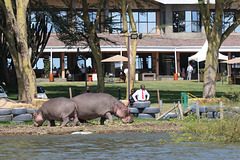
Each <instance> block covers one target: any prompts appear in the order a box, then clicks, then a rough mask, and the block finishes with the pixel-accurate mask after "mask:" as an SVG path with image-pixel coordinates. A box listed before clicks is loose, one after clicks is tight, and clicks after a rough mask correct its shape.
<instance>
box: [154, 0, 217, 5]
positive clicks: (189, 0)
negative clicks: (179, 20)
mask: <svg viewBox="0 0 240 160" xmlns="http://www.w3.org/2000/svg"><path fill="white" fill-rule="evenodd" d="M155 1H156V2H159V3H162V4H198V0H155ZM210 3H212V4H215V0H210Z"/></svg>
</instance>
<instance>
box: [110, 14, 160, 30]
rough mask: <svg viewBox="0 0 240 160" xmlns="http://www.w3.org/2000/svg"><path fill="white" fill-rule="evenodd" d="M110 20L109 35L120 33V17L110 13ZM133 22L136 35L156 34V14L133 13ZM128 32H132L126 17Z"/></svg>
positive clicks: (121, 26)
mask: <svg viewBox="0 0 240 160" xmlns="http://www.w3.org/2000/svg"><path fill="white" fill-rule="evenodd" d="M109 16H110V17H111V18H112V23H113V24H111V30H110V32H111V33H120V32H121V31H122V28H123V25H122V15H121V13H119V12H110V13H109ZM133 17H134V21H135V23H136V28H137V32H138V33H156V23H157V22H156V12H133ZM127 23H128V30H129V31H132V29H131V26H130V20H129V17H128V15H127Z"/></svg>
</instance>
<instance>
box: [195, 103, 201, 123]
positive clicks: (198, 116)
mask: <svg viewBox="0 0 240 160" xmlns="http://www.w3.org/2000/svg"><path fill="white" fill-rule="evenodd" d="M196 114H197V119H199V118H200V113H199V105H198V102H197V103H196Z"/></svg>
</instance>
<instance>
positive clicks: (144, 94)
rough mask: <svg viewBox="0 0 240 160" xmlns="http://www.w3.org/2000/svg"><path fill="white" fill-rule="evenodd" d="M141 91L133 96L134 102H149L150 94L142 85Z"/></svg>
mask: <svg viewBox="0 0 240 160" xmlns="http://www.w3.org/2000/svg"><path fill="white" fill-rule="evenodd" d="M140 88H141V89H139V90H137V91H136V92H135V93H134V94H133V95H132V97H133V99H134V101H135V102H136V101H148V100H149V98H150V94H149V93H148V91H147V90H146V89H145V85H144V84H142V85H140Z"/></svg>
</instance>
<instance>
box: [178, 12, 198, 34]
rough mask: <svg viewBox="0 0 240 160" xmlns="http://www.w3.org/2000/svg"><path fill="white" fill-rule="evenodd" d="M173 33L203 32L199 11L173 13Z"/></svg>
mask: <svg viewBox="0 0 240 160" xmlns="http://www.w3.org/2000/svg"><path fill="white" fill-rule="evenodd" d="M173 32H201V18H200V13H199V11H179V12H173Z"/></svg>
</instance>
